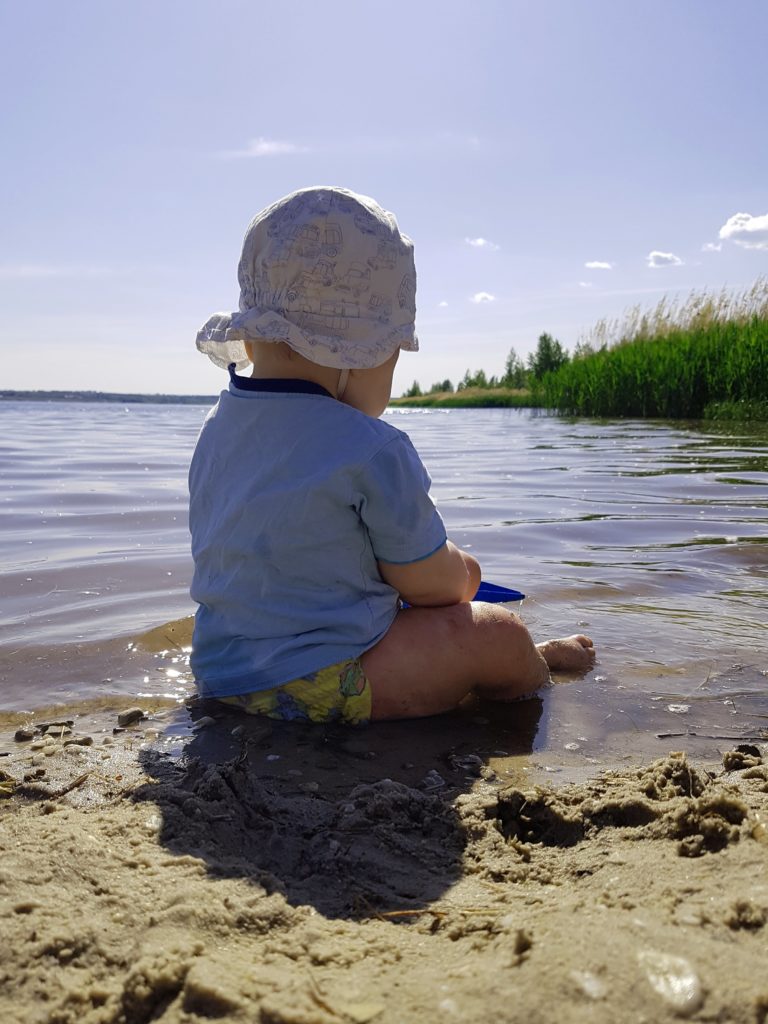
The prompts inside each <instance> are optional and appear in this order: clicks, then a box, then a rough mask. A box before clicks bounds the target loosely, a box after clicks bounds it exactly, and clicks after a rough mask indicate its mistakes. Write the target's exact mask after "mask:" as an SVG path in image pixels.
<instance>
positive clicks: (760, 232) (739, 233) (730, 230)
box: [720, 213, 768, 249]
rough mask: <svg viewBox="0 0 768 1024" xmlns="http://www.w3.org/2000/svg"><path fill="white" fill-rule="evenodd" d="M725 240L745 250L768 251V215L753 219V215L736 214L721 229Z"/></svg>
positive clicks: (721, 234)
mask: <svg viewBox="0 0 768 1024" xmlns="http://www.w3.org/2000/svg"><path fill="white" fill-rule="evenodd" d="M720 238H725V239H727V240H729V241H731V242H735V243H736V245H741V246H743V247H744V248H745V249H768V213H764V214H763V215H762V216H760V217H753V216H752V214H751V213H734V215H733V216H732V217H729V218H728V220H727V221H726V222H725V224H723V226H722V227H721V228H720Z"/></svg>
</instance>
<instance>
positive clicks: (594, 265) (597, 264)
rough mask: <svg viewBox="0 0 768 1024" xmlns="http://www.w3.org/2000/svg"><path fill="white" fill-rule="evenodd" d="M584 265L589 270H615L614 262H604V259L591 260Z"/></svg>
mask: <svg viewBox="0 0 768 1024" xmlns="http://www.w3.org/2000/svg"><path fill="white" fill-rule="evenodd" d="M584 266H585V267H586V268H587V270H613V264H612V263H604V262H603V261H602V260H590V261H589V263H585V264H584Z"/></svg>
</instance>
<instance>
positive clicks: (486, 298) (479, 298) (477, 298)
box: [469, 292, 496, 305]
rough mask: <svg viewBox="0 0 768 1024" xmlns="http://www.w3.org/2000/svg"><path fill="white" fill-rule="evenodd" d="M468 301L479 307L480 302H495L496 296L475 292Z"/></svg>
mask: <svg viewBox="0 0 768 1024" xmlns="http://www.w3.org/2000/svg"><path fill="white" fill-rule="evenodd" d="M469 301H470V302H474V303H475V304H476V305H479V304H480V303H481V302H495V301H496V296H495V295H491V293H490V292H475V294H474V295H473V296H472V298H471V299H470V300H469Z"/></svg>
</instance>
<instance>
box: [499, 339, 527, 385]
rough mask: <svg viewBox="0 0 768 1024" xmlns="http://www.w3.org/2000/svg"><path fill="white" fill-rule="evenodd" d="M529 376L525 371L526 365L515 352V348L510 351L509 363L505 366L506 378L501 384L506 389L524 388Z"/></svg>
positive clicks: (502, 379) (504, 377) (503, 378)
mask: <svg viewBox="0 0 768 1024" xmlns="http://www.w3.org/2000/svg"><path fill="white" fill-rule="evenodd" d="M527 378H528V374H527V373H526V370H525V364H524V363H523V360H522V359H521V358H520V356H519V355H518V354H517V352H515V350H514V349H513V348H511V349H510V350H509V355H508V356H507V361H506V363H505V364H504V376H503V377H502V378H501V384H502V385H503V386H504V387H505V388H524V387H525V385H526V381H527Z"/></svg>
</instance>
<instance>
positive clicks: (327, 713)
mask: <svg viewBox="0 0 768 1024" xmlns="http://www.w3.org/2000/svg"><path fill="white" fill-rule="evenodd" d="M218 700H220V701H221V703H222V704H228V705H229V706H230V707H235V708H238V709H239V710H240V711H245V712H246V714H249V715H266V717H267V718H277V719H280V720H281V721H284V722H296V721H304V722H318V723H320V722H344V723H346V724H347V725H365V724H366V723H367V722H369V721H370V718H371V684H370V683H369V682H368V680H367V678H366V676H365V673H364V672H363V669H362V666H361V664H360V659H359V658H353V659H351V660H350V661H340V662H338V664H336V665H328V667H327V668H321V669H320V670H319V671H317V672H311V673H310V674H309V675H306V676H303V677H302V678H301V679H294V680H292V681H291V682H290V683H282V684H281V685H280V686H275V687H273V688H272V689H271V690H256V691H255V692H253V693H241V694H238V695H237V696H236V697H219V698H218Z"/></svg>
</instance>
